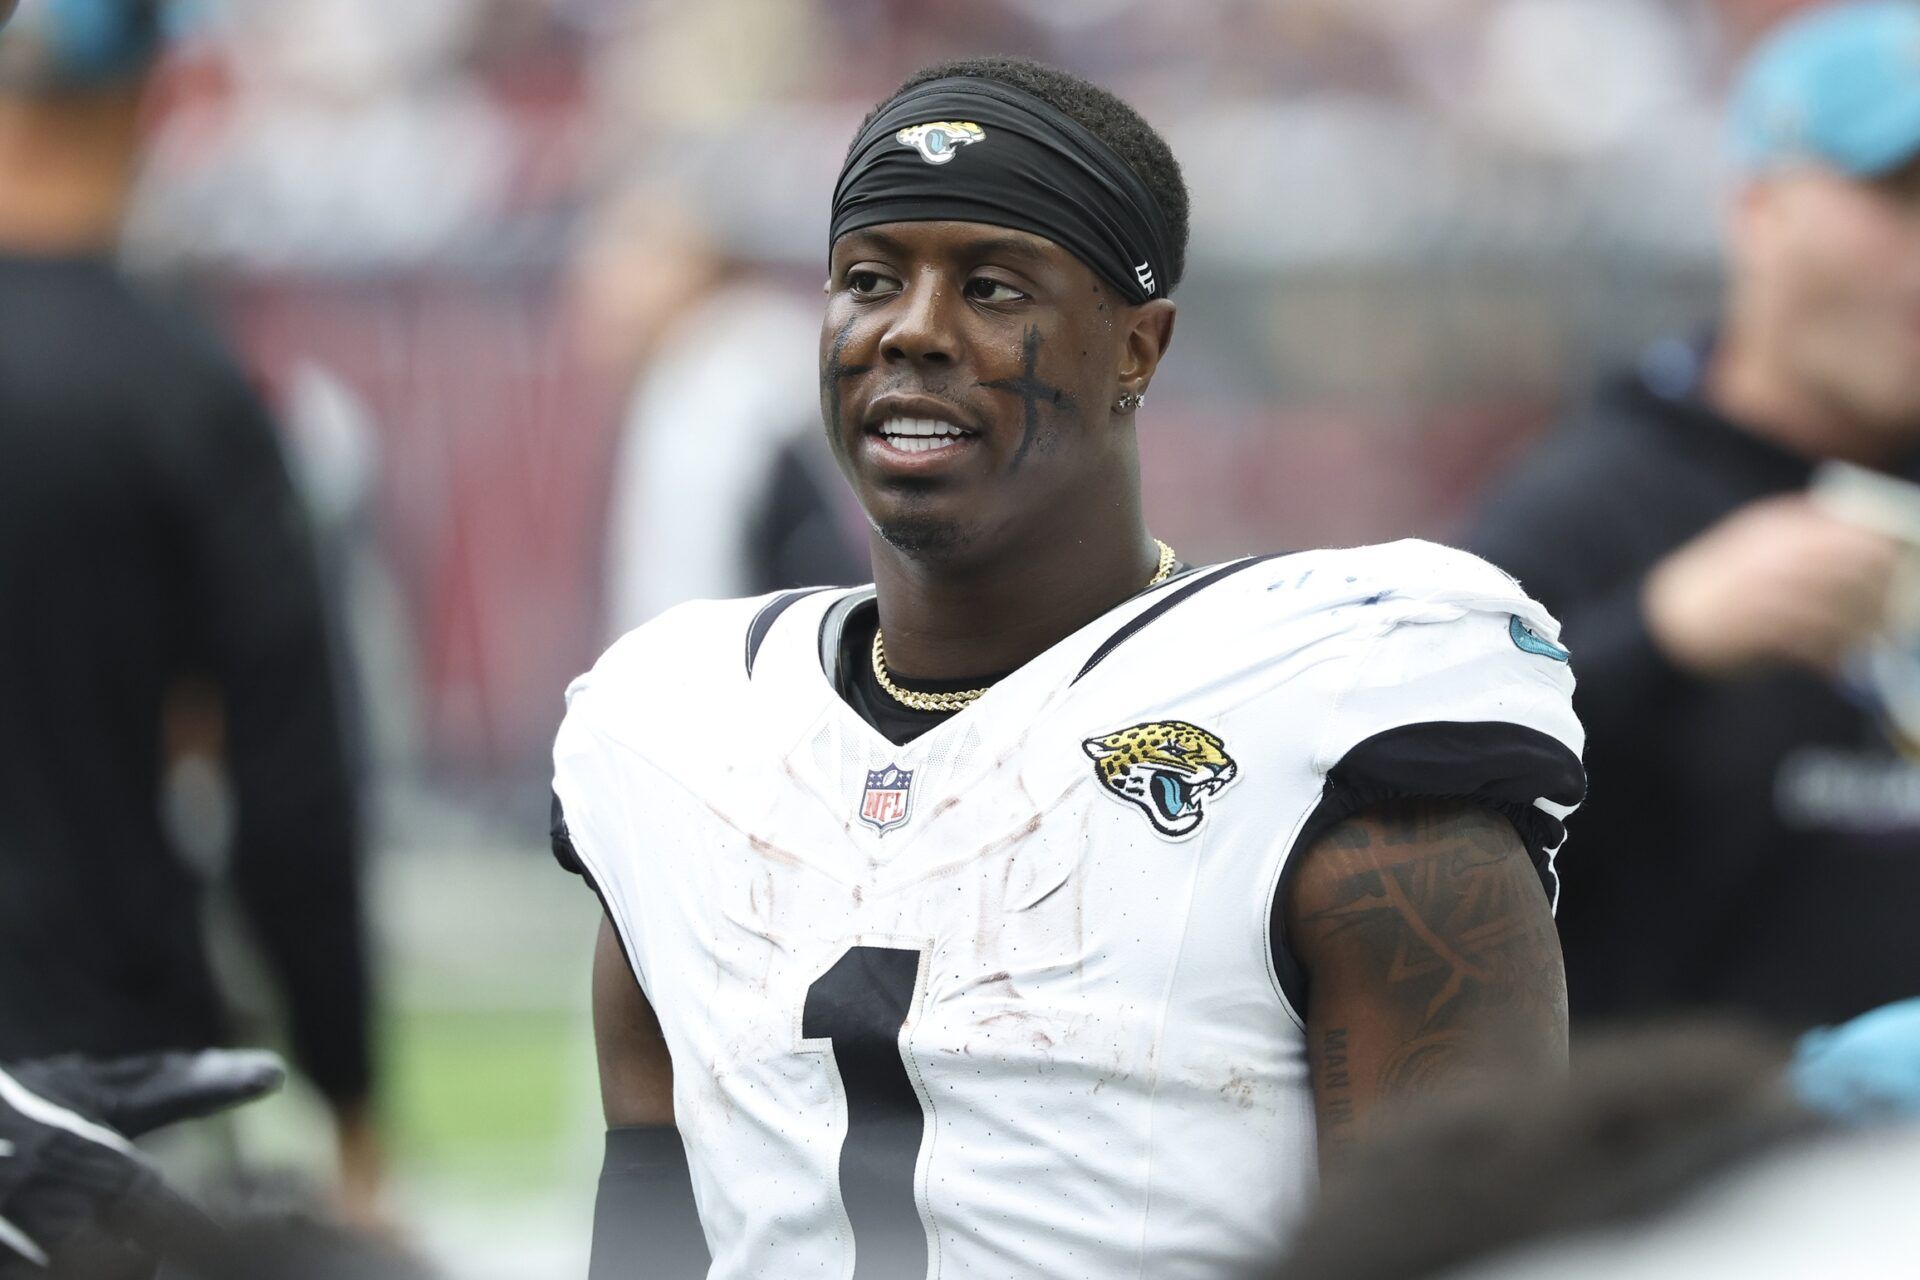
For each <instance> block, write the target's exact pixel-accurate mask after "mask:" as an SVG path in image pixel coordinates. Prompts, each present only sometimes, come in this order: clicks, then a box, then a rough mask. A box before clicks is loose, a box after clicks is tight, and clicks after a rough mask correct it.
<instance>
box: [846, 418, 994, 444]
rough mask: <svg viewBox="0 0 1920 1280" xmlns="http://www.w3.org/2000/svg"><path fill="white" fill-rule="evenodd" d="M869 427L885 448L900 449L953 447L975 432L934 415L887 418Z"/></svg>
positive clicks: (966, 439)
mask: <svg viewBox="0 0 1920 1280" xmlns="http://www.w3.org/2000/svg"><path fill="white" fill-rule="evenodd" d="M872 431H873V434H875V435H877V436H879V437H880V438H881V439H882V440H884V441H885V442H886V444H887V447H888V448H890V449H896V450H898V451H899V452H901V453H938V452H940V451H941V450H943V449H954V448H957V447H959V446H960V445H961V444H962V443H964V442H965V441H968V440H971V439H973V438H974V437H975V435H976V434H977V433H975V432H972V431H968V430H967V429H966V428H965V427H956V426H954V425H953V424H952V423H951V422H941V421H939V420H938V419H934V418H888V419H887V420H886V421H885V422H882V423H881V424H880V425H879V426H877V427H874V428H872Z"/></svg>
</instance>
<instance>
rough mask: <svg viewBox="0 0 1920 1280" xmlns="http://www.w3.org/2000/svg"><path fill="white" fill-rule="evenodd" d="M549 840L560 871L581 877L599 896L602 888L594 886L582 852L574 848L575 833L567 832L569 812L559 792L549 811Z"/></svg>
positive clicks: (554, 797)
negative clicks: (561, 801)
mask: <svg viewBox="0 0 1920 1280" xmlns="http://www.w3.org/2000/svg"><path fill="white" fill-rule="evenodd" d="M547 839H548V841H549V843H550V845H551V847H552V849H553V860H554V861H555V862H557V863H559V864H560V869H561V870H562V871H566V872H570V873H572V874H573V875H576V876H579V877H580V878H581V879H582V880H585V881H586V882H587V885H588V887H590V888H591V889H592V890H593V891H594V893H596V894H598V893H599V892H600V886H599V885H597V884H594V882H593V873H592V872H590V871H588V870H587V864H586V862H585V860H584V859H582V858H581V857H580V850H578V849H576V848H574V845H573V832H571V831H569V830H567V811H566V810H565V809H564V808H562V807H561V804H560V793H559V792H558V791H556V792H554V793H553V805H552V807H551V808H550V809H548V811H547Z"/></svg>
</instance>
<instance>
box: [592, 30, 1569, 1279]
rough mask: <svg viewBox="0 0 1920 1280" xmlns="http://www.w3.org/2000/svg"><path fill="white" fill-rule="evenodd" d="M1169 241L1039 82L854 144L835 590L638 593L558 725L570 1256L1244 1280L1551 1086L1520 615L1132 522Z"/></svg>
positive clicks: (1540, 826) (1154, 152)
mask: <svg viewBox="0 0 1920 1280" xmlns="http://www.w3.org/2000/svg"><path fill="white" fill-rule="evenodd" d="M1186 232H1187V197H1186V192H1185V189H1184V187H1183V185H1182V181H1181V177H1180V170H1179V166H1178V165H1177V164H1176V162H1175V161H1174V158H1173V156H1172V154H1171V153H1170V152H1169V150H1168V147H1167V145H1166V143H1165V142H1164V141H1163V140H1162V139H1161V138H1160V137H1159V135H1157V134H1156V133H1155V132H1154V131H1153V129H1152V128H1151V127H1149V126H1148V125H1147V124H1146V123H1145V121H1143V120H1142V119H1141V118H1140V117H1139V115H1138V114H1136V113H1135V112H1134V111H1133V110H1132V109H1131V108H1129V107H1128V106H1127V105H1126V104H1124V103H1122V102H1120V101H1119V100H1118V99H1116V98H1114V97H1113V96H1112V95H1110V94H1108V93H1106V92H1104V91H1102V90H1101V89H1099V88H1097V87H1095V86H1093V85H1091V84H1088V83H1086V82H1085V81H1083V80H1080V79H1077V78H1075V77H1073V76H1070V75H1066V74H1064V73H1061V72H1059V71H1056V70H1053V69H1050V68H1047V67H1043V66H1039V65H1036V64H1032V63H1026V62H1019V61H1010V60H1004V59H986V60H972V61H966V62H960V63H949V64H945V65H941V66H936V67H933V68H930V69H928V70H926V71H923V72H921V73H920V74H918V75H916V76H914V77H913V78H912V79H911V80H909V81H908V82H907V83H906V84H905V85H904V86H903V87H902V88H901V89H900V90H899V91H898V92H897V93H896V94H894V95H893V96H892V97H891V98H889V99H888V100H887V101H885V102H883V103H881V104H880V106H879V107H878V108H876V110H875V111H874V112H873V113H872V115H870V116H869V117H868V119H867V121H866V122H865V124H864V125H863V126H862V127H861V129H860V131H859V133H858V136H857V137H856V138H855V140H854V142H853V145H852V148H851V149H850V151H849V152H848V155H847V158H846V163H845V167H844V169H843V171H842V173H841V175H840V179H839V182H838V184H837V186H836V188H835V190H834V196H833V216H832V225H831V241H830V243H831V250H830V275H829V279H828V282H827V304H826V316H825V322H824V325H823V328H822V334H821V345H820V399H821V408H822V413H823V417H824V420H825V424H826V430H827V433H828V437H829V439H830V441H831V442H832V445H833V448H834V450H835V453H836V455H837V456H838V459H839V462H840V466H841V469H842V470H843V472H844V473H845V475H846V477H847V480H848V482H849V483H850V484H851V485H852V486H853V489H854V491H855V493H856V494H857V495H858V497H859V500H860V502H861V503H862V504H863V506H864V507H865V510H866V513H867V515H868V517H869V519H870V521H871V524H872V530H873V532H872V540H871V548H872V556H873V565H874V575H875V582H874V584H873V585H872V586H867V587H862V588H858V589H854V590H821V591H813V592H807V591H799V592H791V593H786V594H782V595H778V596H773V597H767V598H762V599H755V600H737V601H718V602H715V601H704V602H697V603H691V604H687V605H684V606H682V607H680V608H678V609H676V610H674V611H672V612H670V613H668V614H666V615H665V616H663V617H661V618H660V619H658V620H656V621H654V622H652V623H649V624H648V625H646V626H644V627H642V628H640V629H639V630H637V631H634V632H632V633H631V634H629V635H627V636H626V637H625V638H624V639H622V640H621V641H619V642H618V643H617V644H615V645H614V646H613V648H612V649H611V650H609V651H608V653H607V654H606V655H605V656H604V657H603V658H602V659H601V660H600V662H599V663H598V664H597V665H596V666H595V667H594V669H593V670H592V671H591V672H590V673H588V674H587V675H585V676H583V677H581V678H580V679H579V680H578V681H576V682H575V683H574V685H573V686H572V688H571V689H570V690H569V693H568V710H567V715H566V720H565V723H564V725H563V726H562V728H561V730H560V734H559V739H558V742H557V744H556V747H555V784H554V785H555V796H556V799H555V815H554V816H555V824H554V836H555V839H554V843H555V851H556V853H557V855H558V856H559V857H560V859H561V861H562V862H563V863H564V864H566V865H567V866H569V867H570V868H571V869H573V870H575V871H577V872H579V873H581V874H583V875H585V876H587V877H588V878H589V879H590V880H591V882H592V884H593V885H594V887H595V889H596V890H597V891H598V893H599V894H600V896H601V898H602V900H603V902H604V904H605V908H606V916H607V923H606V924H605V925H604V926H603V928H602V933H601V942H600V947H599V952H598V956H597V960H596V966H595V978H594V992H595V996H594V999H595V1010H596V1023H597V1028H598V1036H599V1045H600V1064H601V1077H602V1092H603V1097H604V1103H605V1106H606V1111H607V1117H608V1121H609V1124H610V1125H611V1126H612V1129H611V1132H610V1134H609V1140H608V1159H607V1167H606V1172H605V1174H604V1175H603V1180H602V1188H601V1197H600V1206H599V1211H598V1214H597V1220H596V1233H595V1234H596V1238H595V1250H594V1254H595V1257H594V1275H595V1276H596V1277H627V1276H637V1275H675V1274H701V1273H702V1271H703V1269H704V1268H705V1267H706V1266H707V1260H706V1256H705V1255H706V1253H707V1251H709V1250H710V1252H711V1257H712V1261H711V1272H710V1274H711V1275H713V1276H716V1277H741V1278H745V1277H765V1276H776V1275H777V1276H803V1275H805V1276H837V1277H844V1276H856V1277H858V1280H877V1278H880V1277H900V1276H919V1275H932V1274H936V1273H937V1274H939V1275H941V1276H945V1277H956V1278H957V1277H1007V1276H1015V1275H1018V1276H1048V1277H1070V1276H1099V1277H1110V1276H1118V1275H1149V1276H1154V1277H1159V1278H1165V1277H1183V1276H1193V1277H1216V1276H1243V1275H1257V1274H1263V1273H1264V1272H1265V1271H1267V1270H1270V1269H1271V1267H1272V1266H1273V1265H1274V1264H1275V1262H1276V1261H1277V1260H1278V1259H1279V1257H1280V1256H1281V1253H1282V1249H1283V1242H1284V1240H1285V1239H1286V1236H1287V1233H1288V1230H1289V1226H1290V1224H1291V1223H1292V1222H1293V1221H1294V1219H1295V1218H1296V1216H1297V1214H1298V1213H1299V1212H1300V1210H1301V1209H1302V1207H1303V1206H1304V1204H1305V1202H1306V1200H1307V1197H1308V1195H1309V1193H1310V1191H1311V1190H1312V1188H1313V1186H1314V1184H1315V1178H1316V1171H1317V1161H1316V1153H1317V1156H1318V1159H1319V1160H1335V1159H1338V1158H1339V1156H1340V1153H1341V1151H1342V1149H1343V1148H1345V1147H1347V1146H1348V1145H1349V1144H1351V1143H1353V1142H1354V1141H1355V1140H1356V1139H1358V1138H1359V1137H1361V1136H1362V1135H1364V1134H1366V1133H1367V1132H1368V1131H1370V1130H1372V1129H1375V1128H1377V1127H1379V1126H1381V1125H1382V1124H1383V1123H1386V1122H1387V1118H1388V1117H1389V1116H1390V1114H1391V1111H1392V1109H1393V1108H1394V1107H1395V1106H1396V1105H1399V1104H1401V1103H1404V1102H1405V1101H1407V1100H1409V1099H1415V1098H1419V1097H1422V1096H1424V1095H1427V1094H1430V1093H1434V1092H1437V1091H1442V1090H1445V1089H1447V1088H1448V1087H1449V1086H1450V1085H1451V1084H1453V1083H1454V1082H1456V1081H1459V1080H1462V1079H1464V1078H1467V1077H1470V1076H1472V1075H1473V1074H1474V1073H1476V1072H1477V1071H1480V1070H1481V1069H1482V1068H1483V1067H1484V1066H1485V1065H1487V1064H1489V1063H1494V1062H1499V1063H1503V1064H1507V1065H1512V1064H1516V1063H1518V1064H1522V1065H1524V1064H1529V1063H1531V1064H1535V1065H1536V1066H1537V1069H1538V1070H1540V1071H1543V1072H1545V1071H1554V1070H1558V1069H1559V1068H1560V1067H1561V1064H1562V1062H1563V1058H1564V1053H1565V1041H1566V1014H1565V990H1564V982H1563V979H1562V976H1561V965H1560V951H1559V946H1558V943H1557V941H1556V938H1555V934H1554V927H1553V921H1552V917H1551V904H1552V900H1553V897H1554V893H1555V883H1556V882H1555V879H1554V873H1553V868H1552V857H1553V853H1554V851H1555V850H1556V849H1557V847H1558V846H1559V844H1560V843H1561V840H1562V836H1563V831H1564V829H1563V826H1562V822H1563V819H1564V818H1565V817H1566V816H1567V814H1568V813H1569V812H1570V811H1571V810H1572V808H1573V807H1574V806H1575V805H1576V804H1578V803H1579V801H1580V800H1581V798H1582V795H1583V792H1584V775H1583V772H1582V769H1581V766H1580V760H1579V751H1580V747H1581V734H1580V728H1579V725H1578V724H1577V722H1576V721H1575V719H1574V717H1573V714H1572V711H1571V709H1570V694H1571V690H1572V687H1573V680H1572V676H1571V674H1570V672H1569V669H1568V666H1567V654H1566V652H1565V651H1564V650H1563V649H1561V648H1560V647H1559V645H1558V644H1557V643H1556V637H1557V634H1558V628H1557V624H1556V623H1555V622H1554V620H1553V619H1552V618H1550V617H1548V616H1547V615H1546V614H1545V613H1544V612H1543V611H1542V610H1541V609H1540V608H1539V607H1538V606H1537V605H1536V604H1534V603H1533V601H1531V600H1530V599H1528V598H1527V596H1526V595H1525V594H1524V593H1523V592H1522V591H1521V590H1520V588H1519V587H1518V586H1517V585H1516V584H1515V583H1514V582H1513V581H1512V580H1511V579H1509V578H1508V577H1506V576H1505V575H1504V574H1502V573H1500V572H1499V571H1497V570H1495V569H1493V568H1492V567H1490V566H1489V565H1487V564H1485V563H1484V562H1482V561H1479V560H1476V559H1475V558H1473V557H1471V556H1469V555H1466V554H1464V553H1461V552H1457V551H1452V550H1449V549H1446V548H1443V547H1439V546H1434V545H1431V544H1428V543H1421V542H1402V543H1396V544H1394V545H1391V546H1380V547H1368V548H1360V549H1356V550H1346V551H1308V552H1302V553H1298V554H1292V555H1285V556H1256V557H1251V558H1248V559H1241V560H1235V561H1231V562H1228V563H1225V564H1220V565H1215V566H1211V567H1204V568H1198V567H1189V566H1186V565H1184V564H1182V563H1180V561H1179V559H1178V557H1177V556H1176V554H1175V553H1174V551H1173V550H1172V549H1171V548H1169V547H1168V546H1166V544H1164V543H1160V542H1157V541H1156V540H1155V539H1154V538H1153V536H1152V535H1151V534H1150V533H1149V532H1148V529H1147V527H1146V524H1145V522H1144V519H1143V516H1142V512H1141V501H1140V483H1139V459H1138V452H1137V449H1136V441H1135V421H1136V415H1137V413H1138V411H1139V409H1140V407H1141V405H1142V404H1143V402H1144V399H1145V397H1146V395H1147V391H1148V388H1149V385H1150V384H1151V382H1152V380H1153V376H1154V373H1155V370H1156V369H1157V368H1158V366H1159V364H1160V361H1161V359H1162V358H1163V357H1164V356H1165V355H1166V353H1167V350H1168V346H1169V343H1170V341H1171V339H1172V337H1173V333H1174V315H1175V308H1174V304H1173V303H1172V302H1171V301H1169V300H1168V299H1167V296H1166V295H1167V294H1168V293H1169V292H1170V291H1171V290H1172V289H1173V288H1174V287H1175V286H1177V285H1178V284H1179V282H1180V277H1181V273H1182V269H1183V265H1184V257H1185V250H1186ZM716 445H717V447H719V446H723V445H724V442H716ZM723 457H724V449H723V448H718V451H717V452H716V465H718V462H719V460H720V459H722V458H723ZM696 1224H697V1225H696Z"/></svg>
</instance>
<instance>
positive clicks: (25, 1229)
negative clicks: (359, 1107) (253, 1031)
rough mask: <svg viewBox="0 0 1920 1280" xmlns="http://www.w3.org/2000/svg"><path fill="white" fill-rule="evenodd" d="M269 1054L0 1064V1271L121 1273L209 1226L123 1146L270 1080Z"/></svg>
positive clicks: (177, 1247)
mask: <svg viewBox="0 0 1920 1280" xmlns="http://www.w3.org/2000/svg"><path fill="white" fill-rule="evenodd" d="M285 1077H286V1071H285V1068H284V1067H282V1066H281V1065H280V1062H279V1060H278V1059H277V1058H275V1057H274V1056H273V1055H271V1054H261V1053H228V1052H223V1051H218V1050H213V1051H208V1052H206V1053H200V1054H187V1053H165V1054H148V1055H144V1056H141V1057H136V1058H121V1059H114V1060H110V1061H96V1060H92V1059H87V1058H81V1057H73V1056H70V1057H62V1058H49V1059H42V1060H39V1061H35V1062H29V1063H22V1064H19V1065H18V1066H16V1067H15V1068H14V1069H13V1070H12V1071H11V1072H9V1071H5V1070H0V1280H26V1278H27V1277H33V1278H34V1280H49V1277H50V1276H51V1277H59V1278H60V1280H68V1278H69V1277H71V1280H133V1278H135V1277H144V1276H148V1275H151V1273H152V1271H153V1268H154V1266H155V1265H156V1263H157V1260H158V1259H159V1258H161V1257H163V1256H175V1255H178V1256H181V1257H184V1258H188V1259H191V1258H194V1257H197V1256H203V1255H207V1254H210V1253H211V1252H212V1251H213V1250H214V1247H215V1242H216V1240H217V1238H218V1231H217V1229H216V1228H215V1227H214V1226H213V1224H212V1222H211V1221H209V1220H208V1219H207V1218H206V1216H205V1215H204V1214H202V1213H201V1212H200V1211H199V1210H198V1209H197V1208H195V1207H194V1206H193V1205H192V1204H190V1203H189V1202H188V1201H186V1200H185V1199H183V1198H182V1197H181V1196H179V1195H178V1194H177V1193H176V1192H174V1191H173V1190H172V1188H170V1187H168V1186H167V1185H166V1183H164V1182H163V1181H161V1179H160V1176H159V1175H158V1174H157V1173H155V1172H154V1170H153V1169H152V1167H151V1166H150V1165H148V1164H147V1162H146V1161H145V1159H143V1158H142V1157H141V1156H140V1154H139V1153H138V1152H137V1151H135V1150H134V1149H133V1146H132V1144H131V1143H129V1142H128V1141H127V1138H126V1136H125V1135H128V1134H131V1135H134V1136H138V1135H140V1134H143V1133H146V1132H148V1131H149V1130H152V1129H155V1128H158V1127H159V1126H161V1125H164V1124H169V1123H171V1122H173V1121H175V1120H182V1119H188V1118H190V1117H195V1116H204V1115H210V1114H212V1113H213V1112H216V1111H220V1110H223V1109H224V1108H227V1107H231V1106H236V1105H238V1104H240V1103H242V1102H247V1101H250V1100H252V1099H254V1098H257V1097H259V1096H261V1095H262V1094H265V1093H269V1092H271V1091H272V1090H274V1089H276V1088H278V1087H279V1085H280V1083H281V1081H282V1080H284V1079H285Z"/></svg>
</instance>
